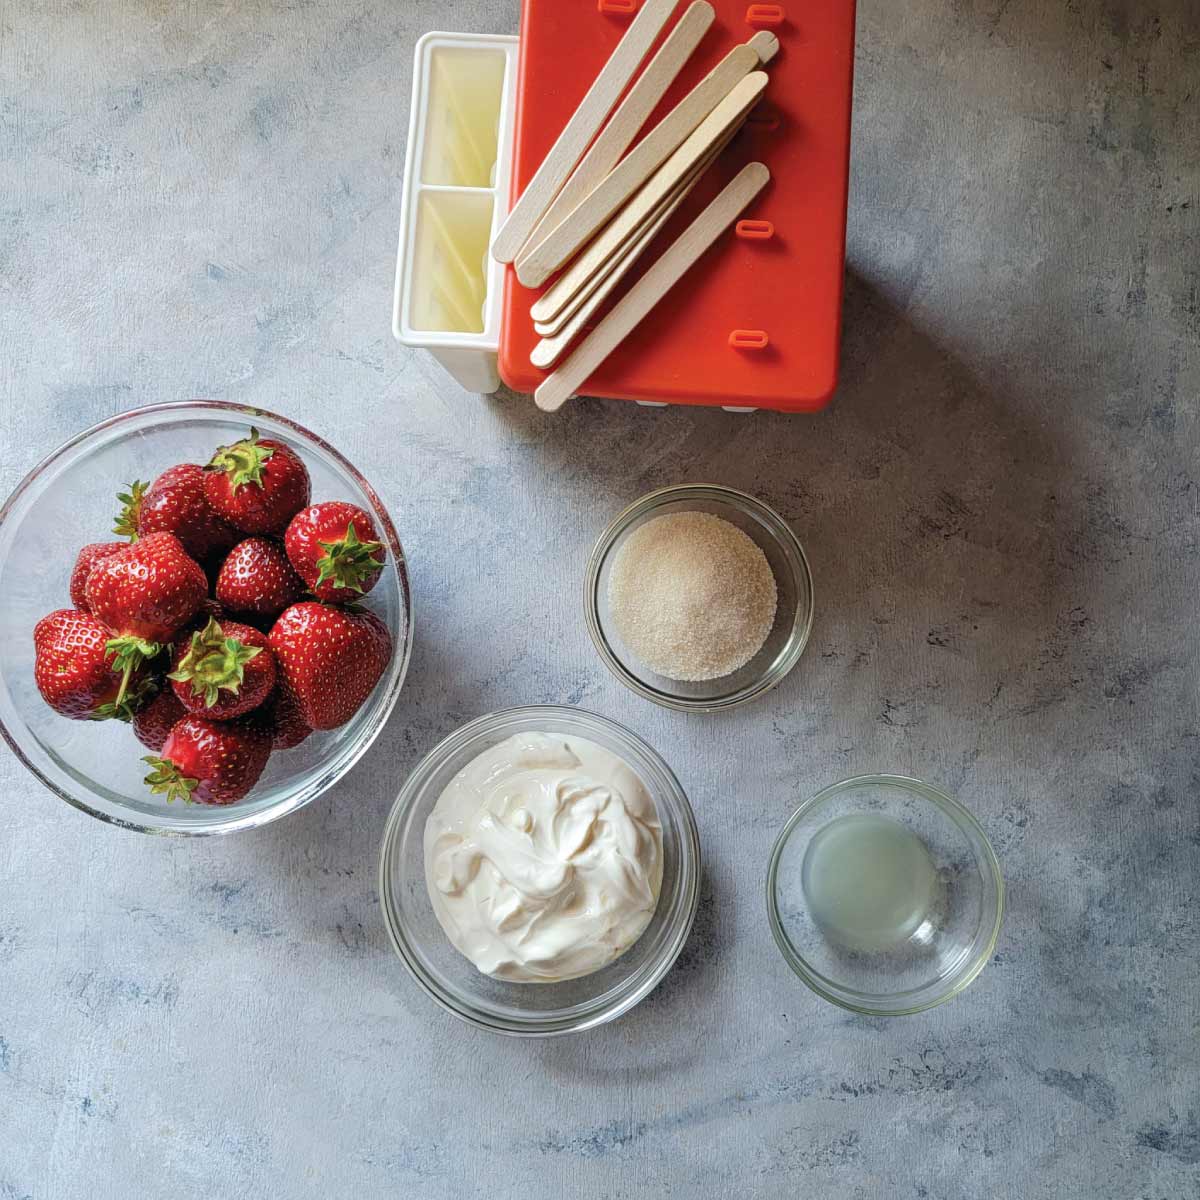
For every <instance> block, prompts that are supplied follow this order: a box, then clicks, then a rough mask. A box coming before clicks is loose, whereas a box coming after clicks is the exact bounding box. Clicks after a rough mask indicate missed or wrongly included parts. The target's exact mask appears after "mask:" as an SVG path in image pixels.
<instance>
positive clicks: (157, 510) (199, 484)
mask: <svg viewBox="0 0 1200 1200" xmlns="http://www.w3.org/2000/svg"><path fill="white" fill-rule="evenodd" d="M119 499H121V500H123V501H125V509H124V511H123V512H122V514H121V516H120V517H118V518H117V524H116V525H115V526H114V527H113V528H114V532H116V533H127V534H129V535H130V540H131V541H137V539H138V538H139V537H146V536H147V534H151V533H173V534H174V535H175V536H176V537H177V538H178V539H179V540H180V541H181V542H182V543H183V548H184V549H185V550H186V551H187V552H188V554H190V555H191V556H192V557H193V558H194V559H197V560H201V561H202V560H203V559H206V558H210V557H212V556H213V555H218V554H224V553H225V551H226V550H228V549H229V548H230V546H232V545H234V543H236V542H237V540H238V538H239V537H240V536H241V535H240V534H239V533H238V531H237V530H236V529H234V527H233V526H232V525H230V524H228V523H227V522H225V521H222V520H221V518H220V517H218V516H217V514H216V513H215V512H213V510H212V509H211V508H210V507H209V504H208V500H207V499H205V496H204V468H203V467H200V466H197V465H196V464H195V463H180V464H179V465H178V466H175V467H170V468H168V469H167V470H166V471H164V472H163V473H162V474H161V475H160V476H159V477H158V478H157V479H156V480H155V481H154V482H153V483H152V484H151V485H150V488H149V490H146V485H145V484H142V483H136V482H135V483H134V484H132V485H131V486H130V489H129V494H128V495H125V494H122V496H120V497H119Z"/></svg>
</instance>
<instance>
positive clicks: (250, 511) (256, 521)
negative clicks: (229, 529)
mask: <svg viewBox="0 0 1200 1200" xmlns="http://www.w3.org/2000/svg"><path fill="white" fill-rule="evenodd" d="M310 487H311V485H310V482H309V478H308V471H307V469H306V468H305V466H304V464H303V463H302V462H301V461H300V458H299V456H298V455H297V454H296V452H295V451H294V450H293V449H291V447H289V446H286V445H285V444H284V443H283V442H279V441H276V440H275V439H274V438H262V439H260V438H259V436H258V430H257V429H251V430H250V436H249V437H248V438H245V439H244V440H242V441H240V442H234V443H233V445H231V446H222V447H221V448H220V449H219V450H218V451H217V452H216V454H214V455H213V457H212V460H211V461H210V462H209V464H208V466H207V467H205V475H204V495H205V496H206V497H207V498H208V503H209V506H210V507H211V508H212V509H213V511H214V512H215V513H216V514H217V515H218V516H219V517H222V518H224V519H225V520H226V521H228V522H229V523H230V524H231V525H236V526H237V528H238V529H242V530H244V531H245V532H246V533H282V532H283V531H284V530H285V529H286V528H287V523H288V522H289V521H290V520H291V519H292V517H294V516H295V515H296V513H298V512H299V511H300V510H301V509H302V508H303V507H304V506H305V505H306V504H307V503H308V497H309V490H310Z"/></svg>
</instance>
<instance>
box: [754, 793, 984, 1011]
mask: <svg viewBox="0 0 1200 1200" xmlns="http://www.w3.org/2000/svg"><path fill="white" fill-rule="evenodd" d="M1003 908H1004V883H1003V879H1002V878H1001V874H1000V864H999V863H998V862H997V860H996V855H995V852H994V851H993V850H992V847H991V844H990V843H989V842H988V839H987V835H986V833H985V832H984V830H983V827H982V826H981V825H980V824H979V822H978V821H977V820H976V819H975V817H974V816H972V814H971V813H970V812H969V811H968V810H967V809H966V808H964V807H963V805H962V804H960V803H959V802H958V801H957V800H955V799H954V798H953V797H951V796H948V795H947V794H946V793H945V792H942V791H940V790H938V789H937V788H935V787H933V786H931V785H930V784H927V783H923V782H921V781H920V780H917V779H907V778H904V777H903V776H899V775H867V776H859V777H857V778H854V779H847V780H844V781H842V782H841V783H836V784H834V785H833V786H832V787H828V788H826V789H825V790H824V791H822V792H819V793H818V794H817V795H815V796H813V797H812V798H811V799H810V800H807V801H805V802H804V803H803V804H801V805H800V807H799V808H797V809H796V811H795V812H794V813H793V814H792V816H791V817H790V818H789V819H788V821H787V824H786V825H785V826H784V828H783V830H782V832H781V833H780V835H779V837H778V839H777V840H776V842H775V847H774V849H773V850H772V853H771V861H770V866H769V867H768V871H767V913H768V917H769V919H770V923H771V930H772V933H773V934H774V936H775V941H776V943H777V945H778V946H779V949H780V951H781V952H782V953H783V956H784V959H785V960H786V962H787V963H788V965H789V966H790V967H791V968H792V970H793V971H795V973H796V974H797V975H798V976H799V977H800V978H801V979H802V980H803V981H804V982H805V983H806V984H807V985H808V986H809V987H810V988H812V990H813V991H815V992H816V993H817V994H818V995H819V996H822V997H823V998H824V999H826V1000H828V1001H830V1002H831V1003H833V1004H838V1005H840V1006H842V1007H843V1008H848V1009H851V1010H852V1011H854V1012H861V1013H867V1014H870V1015H873V1016H901V1015H904V1014H908V1013H915V1012H921V1011H922V1010H924V1009H927V1008H932V1007H933V1006H934V1005H936V1004H941V1003H943V1002H944V1001H946V1000H949V999H951V998H952V997H954V996H956V995H958V994H959V993H960V992H961V991H963V990H964V989H965V988H966V987H967V986H968V985H969V984H970V983H971V982H972V981H973V980H974V979H975V978H976V976H978V974H979V972H980V971H981V970H982V969H983V967H984V966H985V965H986V963H987V961H988V959H989V958H990V957H991V955H992V951H993V950H994V949H995V945H996V939H997V938H998V936H999V932H1000V921H1001V916H1002V913H1003Z"/></svg>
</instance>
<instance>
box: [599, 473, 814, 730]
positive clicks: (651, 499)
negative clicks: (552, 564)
mask: <svg viewBox="0 0 1200 1200" xmlns="http://www.w3.org/2000/svg"><path fill="white" fill-rule="evenodd" d="M674 512H705V513H713V514H714V515H715V516H718V517H722V518H724V519H725V520H726V521H729V522H731V523H732V524H734V525H736V526H737V527H738V528H739V529H741V530H743V531H744V532H745V533H747V534H749V536H750V537H751V538H752V539H753V540H754V542H755V544H756V545H757V546H758V547H759V548H760V549H761V550H762V552H763V553H764V554H765V555H766V557H767V562H768V563H769V564H770V567H771V571H772V572H773V573H774V575H775V584H776V588H777V589H778V607H777V609H776V612H775V624H774V625H773V626H772V628H771V632H770V633H769V634H768V635H767V640H766V642H764V643H763V647H762V649H761V650H759V652H758V653H757V654H756V655H755V656H754V657H753V658H752V659H751V660H750V661H749V662H748V663H746V664H745V666H743V667H740V668H739V669H738V670H736V671H734V672H733V673H732V674H730V675H725V676H722V677H721V678H720V679H706V680H703V681H702V682H699V683H684V682H681V681H679V680H677V679H668V678H666V677H665V676H663V675H657V674H655V673H654V672H653V671H651V670H649V669H648V668H647V667H644V666H643V665H642V664H641V663H640V662H639V661H638V660H637V658H636V657H635V656H634V655H633V654H632V652H631V651H630V650H629V649H628V647H627V646H626V645H625V643H624V642H623V641H622V640H621V636H620V634H619V633H618V632H617V631H616V629H615V628H614V624H613V620H612V614H611V611H610V609H609V604H608V581H609V576H610V574H611V573H612V565H613V562H614V560H615V558H616V555H617V553H618V551H619V550H620V549H621V547H622V545H624V543H625V539H626V538H628V537H629V535H630V534H631V533H632V532H633V531H634V530H635V529H636V528H637V527H638V526H639V525H644V524H645V523H646V522H647V521H649V520H651V519H653V518H654V517H661V516H663V515H664V514H665V513H674ZM584 614H585V616H586V618H587V627H588V632H589V633H590V634H591V635H592V641H593V642H594V643H595V646H596V649H597V650H598V651H599V652H600V657H601V658H602V659H603V660H604V664H605V666H607V667H608V669H609V670H610V671H612V673H613V674H614V675H615V676H616V677H617V678H618V679H619V680H620V681H621V682H622V683H623V684H625V686H626V687H628V688H630V689H631V690H632V691H635V692H637V694H638V695H639V696H644V697H645V698H646V699H647V700H653V701H654V702H655V704H661V705H664V706H665V707H666V708H676V709H682V710H683V711H685V712H716V711H717V710H718V709H726V708H733V707H734V706H735V705H738V704H745V703H747V702H748V701H750V700H754V699H756V698H757V697H759V696H761V695H763V693H765V692H769V691H770V690H771V688H773V687H775V685H776V684H778V683H779V682H780V681H781V680H782V679H783V677H784V676H785V675H786V674H787V673H788V672H789V671H790V670H791V669H792V668H793V667H794V666H795V665H796V663H797V661H798V660H799V658H800V655H801V654H802V653H803V652H804V647H805V646H806V645H807V644H808V636H809V634H810V633H811V632H812V623H813V584H812V574H811V573H810V571H809V569H808V559H807V558H806V557H805V555H804V547H803V546H801V544H800V542H799V540H798V539H797V537H796V535H795V534H794V533H793V532H792V529H791V526H790V525H788V523H787V522H786V521H785V520H784V519H783V518H782V517H781V516H780V515H779V514H778V513H777V512H776V511H775V510H774V509H773V508H770V507H769V506H768V505H766V504H763V502H762V501H761V500H756V499H755V498H754V497H753V496H748V495H746V493H745V492H738V491H734V489H733V488H726V487H720V486H717V485H715V484H676V485H675V486H673V487H665V488H660V489H659V490H658V491H656V492H651V493H649V495H646V496H643V497H642V498H641V499H640V500H637V501H635V502H634V503H633V504H631V505H630V506H629V507H628V508H627V509H625V511H624V512H623V513H621V514H620V515H619V516H618V517H617V518H616V520H614V521H613V523H612V524H611V525H610V526H609V527H608V528H607V529H606V530H605V531H604V533H603V534H601V535H600V540H599V541H598V542H597V543H596V548H595V549H594V550H593V551H592V556H591V558H590V559H589V560H588V566H587V578H586V583H585V589H584Z"/></svg>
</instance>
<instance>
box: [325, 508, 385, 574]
mask: <svg viewBox="0 0 1200 1200" xmlns="http://www.w3.org/2000/svg"><path fill="white" fill-rule="evenodd" d="M317 545H318V546H320V547H321V549H322V550H324V551H325V553H324V554H323V555H322V556H321V557H320V558H319V559H317V570H318V571H319V572H320V574H318V575H317V582H316V583H315V584H314V585H313V586H314V587H320V586H321V584H323V583H328V582H332V583H335V584H337V586H338V587H344V588H350V589H351V590H352V591H355V592H361V591H362V590H363V583H364V582H365V581H366V580H368V579H370V578H371V576H372V575H374V574H375V573H376V572H378V571H379V570H380V568H381V567H382V566H383V559H382V558H375V557H374V556H375V554H377V553H378V552H379V551H380V550H382V549H383V543H382V542H360V541H359V540H358V530H357V529H355V528H354V522H353V521H351V522H350V524H349V525H347V526H346V534H345V536H344V537H341V538H338V539H337V540H336V541H332V542H322V541H320V540H318V542H317Z"/></svg>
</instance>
